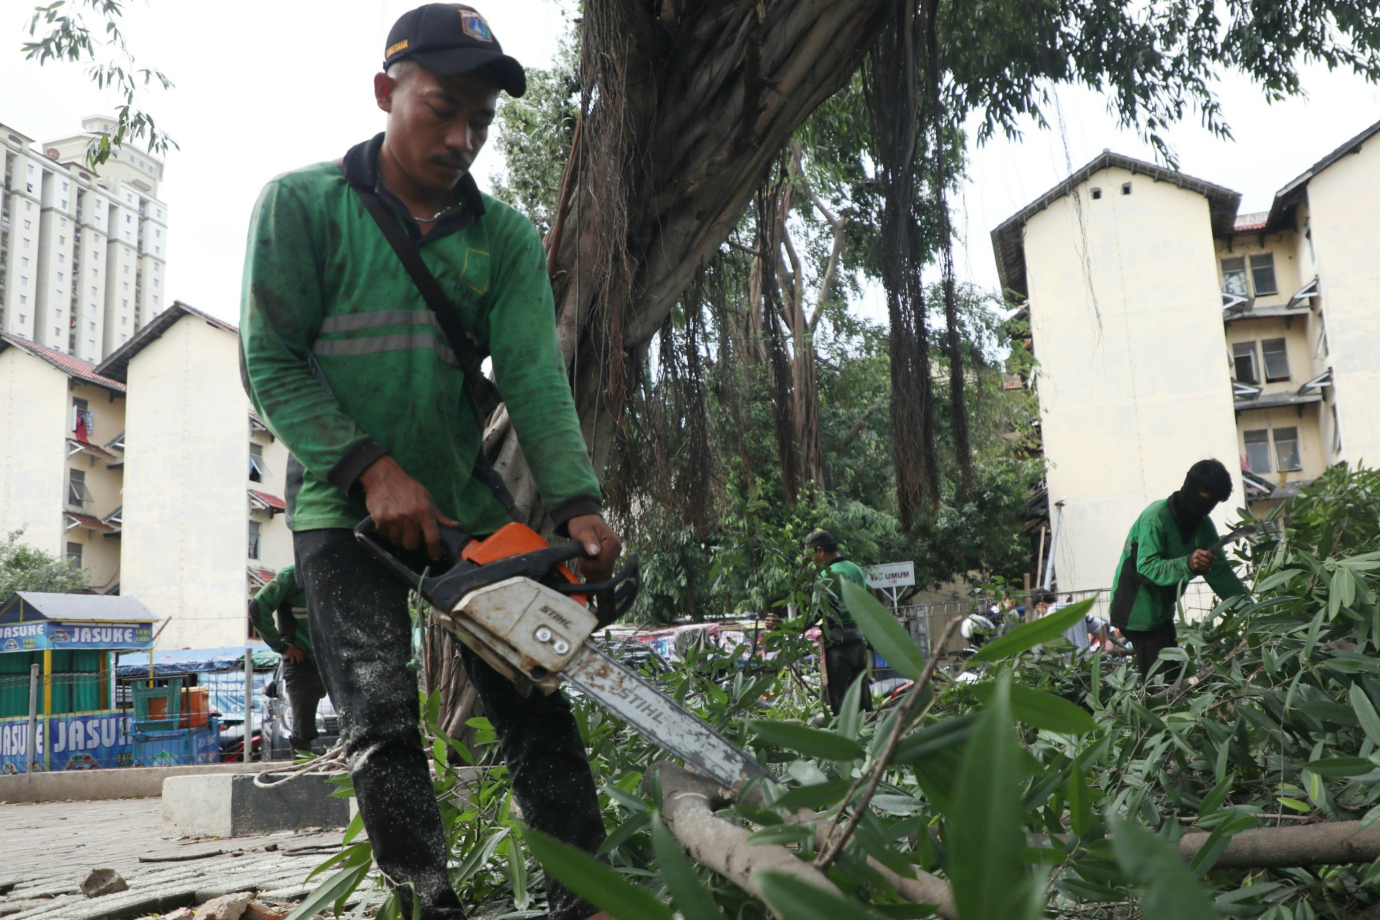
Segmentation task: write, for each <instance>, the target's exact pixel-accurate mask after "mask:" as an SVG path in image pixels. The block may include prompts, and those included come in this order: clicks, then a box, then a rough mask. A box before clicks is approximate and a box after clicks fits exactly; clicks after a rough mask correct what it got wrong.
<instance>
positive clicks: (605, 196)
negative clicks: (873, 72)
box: [486, 0, 881, 524]
mask: <svg viewBox="0 0 1380 920" xmlns="http://www.w3.org/2000/svg"><path fill="white" fill-rule="evenodd" d="M880 2H881V0H707V2H704V3H699V4H686V5H681V4H675V5H674V7H673V6H672V5H671V4H669V3H666V2H664V0H591V2H589V3H587V4H586V6H585V15H584V18H583V20H582V25H581V29H582V34H581V49H582V50H581V53H582V62H581V66H582V74H581V77H582V81H583V83H584V87H585V93H584V99H583V111H582V113H581V123H582V130H581V141H580V144H579V145H578V147H577V149H575V150H574V151H572V156H573V158H574V166H573V168H572V169H571V170H570V178H569V180H568V181H569V182H570V183H572V184H573V188H572V189H571V190H570V191H569V194H568V195H565V196H563V197H564V198H565V200H567V201H568V202H569V204H568V208H569V213H568V214H567V215H566V217H565V221H564V224H563V226H564V231H563V233H562V234H561V238H560V240H559V244H558V245H559V249H558V250H557V251H556V252H555V253H554V259H553V260H552V266H553V268H554V272H553V276H554V291H555V296H556V321H557V332H558V335H559V338H560V344H561V350H562V354H563V355H564V357H565V360H566V363H567V366H568V367H569V368H570V372H571V381H572V386H573V388H574V392H575V401H576V407H577V409H578V411H579V415H580V420H581V424H582V426H583V430H584V435H585V440H586V442H587V444H588V445H589V448H590V453H591V456H592V457H593V459H594V464H595V469H596V470H597V471H599V472H600V473H601V475H602V471H603V470H604V467H605V465H606V463H607V461H608V458H609V454H610V451H611V448H612V446H613V443H614V430H615V426H616V425H617V424H618V421H619V419H620V418H621V415H622V411H623V401H624V399H625V398H626V394H627V392H628V390H629V387H628V380H629V374H630V373H632V372H633V371H635V369H636V368H638V367H640V366H641V363H642V361H643V358H644V356H645V354H646V350H647V346H648V343H649V342H650V340H651V339H652V337H653V335H654V334H655V333H656V331H657V330H658V329H659V328H660V326H661V324H662V322H663V321H664V320H665V318H666V316H667V314H668V312H669V311H670V310H671V308H672V307H673V306H674V304H675V302H676V300H677V299H678V298H679V297H680V296H681V294H682V293H683V292H684V291H685V289H686V288H687V287H688V286H689V283H690V281H691V279H692V277H693V275H694V273H695V271H696V269H697V268H699V267H700V266H701V265H703V264H704V263H705V262H706V261H707V259H708V258H709V257H710V256H712V254H713V253H714V252H715V251H716V250H717V249H718V248H719V246H720V245H722V244H723V242H724V241H725V240H726V239H727V238H728V235H729V233H730V232H731V231H732V230H733V228H734V227H735V226H737V224H738V222H739V220H740V219H741V218H742V216H743V214H744V212H745V211H746V209H747V207H748V205H749V203H750V202H751V201H752V197H753V193H754V192H755V191H756V190H757V189H758V187H759V186H760V185H761V183H762V180H763V178H764V177H765V175H766V173H767V170H768V168H769V166H770V165H771V163H772V162H773V160H775V158H776V157H777V156H778V155H779V154H780V152H781V150H782V148H783V147H784V146H785V145H786V143H787V141H788V140H789V138H790V137H791V135H792V133H793V132H794V131H795V130H796V128H798V127H799V126H800V124H801V123H802V122H803V121H804V120H805V118H806V117H807V116H808V115H809V114H810V112H812V111H813V110H814V109H815V108H816V107H817V106H818V105H819V104H820V103H821V102H823V101H824V100H825V99H827V98H828V97H829V96H831V95H832V94H833V93H835V92H836V91H837V90H838V89H839V88H840V87H841V86H842V85H843V84H844V83H845V82H846V81H847V80H848V79H850V77H851V76H852V74H853V73H854V71H855V70H856V69H857V67H858V65H859V63H860V62H861V60H862V58H863V55H864V54H865V53H866V51H867V49H868V48H869V47H870V46H871V44H872V42H873V40H874V39H875V37H876V36H877V34H878V32H879V29H880V17H879V16H878V15H877V13H878V8H879V6H880ZM553 242H555V241H554V240H553ZM630 369H632V370H630ZM500 383H502V381H500ZM486 444H487V445H488V446H489V449H490V456H491V457H492V458H493V460H494V465H495V467H496V468H497V469H498V470H499V472H500V473H502V474H503V476H504V478H505V479H507V481H508V483H509V485H510V488H512V490H513V493H514V496H515V498H516V499H517V500H518V503H519V505H520V506H522V507H523V508H525V509H530V514H529V522H530V523H537V524H540V523H541V522H542V520H543V518H544V510H543V509H541V508H540V502H539V501H538V497H537V494H536V490H535V487H534V484H533V483H532V481H531V474H530V472H529V470H528V468H527V465H526V463H525V462H524V461H523V459H522V455H521V450H520V448H519V447H518V445H517V442H516V439H515V438H514V437H513V436H512V432H511V431H510V430H509V429H508V427H507V425H506V422H503V421H501V420H497V419H496V420H495V422H494V424H492V425H491V434H490V437H489V438H488V439H486Z"/></svg>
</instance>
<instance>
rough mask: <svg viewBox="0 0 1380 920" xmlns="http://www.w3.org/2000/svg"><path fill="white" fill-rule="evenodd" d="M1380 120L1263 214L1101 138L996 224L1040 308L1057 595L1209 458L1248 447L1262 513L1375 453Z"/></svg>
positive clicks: (1002, 266) (1112, 559) (1005, 258)
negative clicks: (1093, 152) (1086, 157)
mask: <svg viewBox="0 0 1380 920" xmlns="http://www.w3.org/2000/svg"><path fill="white" fill-rule="evenodd" d="M1377 134H1380V123H1377V124H1375V125H1372V126H1371V127H1370V128H1367V129H1366V130H1365V131H1364V132H1362V133H1361V134H1359V135H1358V136H1356V137H1355V138H1353V139H1352V140H1350V141H1348V142H1347V143H1346V144H1344V145H1342V146H1341V147H1339V148H1338V149H1337V150H1335V151H1333V152H1332V153H1330V154H1328V156H1326V157H1324V158H1323V159H1322V160H1319V161H1318V162H1317V163H1315V164H1314V165H1313V166H1312V167H1311V168H1310V169H1309V170H1307V171H1306V172H1305V173H1303V175H1301V176H1299V177H1298V178H1297V179H1295V180H1293V181H1292V182H1290V183H1289V184H1288V185H1286V186H1284V188H1282V189H1281V190H1280V191H1279V192H1278V193H1277V194H1276V196H1275V200H1274V204H1273V207H1272V208H1271V209H1270V211H1268V212H1265V213H1260V214H1240V215H1239V214H1238V213H1237V210H1238V205H1239V203H1240V195H1239V194H1238V193H1237V192H1234V191H1232V190H1230V189H1227V188H1224V187H1222V186H1219V185H1214V184H1212V183H1210V182H1205V181H1203V180H1201V179H1195V178H1193V177H1191V176H1187V175H1184V174H1183V173H1179V172H1175V171H1172V170H1168V169H1164V168H1161V167H1158V166H1155V165H1153V164H1150V163H1144V162H1141V161H1139V160H1135V159H1132V158H1130V157H1124V156H1120V155H1118V154H1114V153H1112V152H1110V151H1104V152H1103V153H1102V155H1100V156H1098V157H1096V158H1095V159H1094V160H1093V161H1092V162H1091V163H1089V164H1088V165H1086V166H1085V167H1083V168H1082V169H1080V170H1078V171H1077V172H1075V173H1074V174H1073V175H1072V176H1070V177H1069V178H1068V179H1066V180H1065V181H1064V182H1062V183H1060V184H1059V185H1058V186H1056V187H1055V188H1054V189H1051V190H1050V191H1049V192H1047V193H1046V194H1045V195H1042V196H1041V197H1040V198H1039V199H1037V200H1036V201H1034V202H1032V203H1031V204H1030V205H1029V206H1027V207H1026V208H1023V209H1022V210H1021V211H1020V212H1018V213H1017V214H1016V215H1014V216H1013V217H1011V218H1010V219H1009V220H1007V221H1005V222H1004V223H1003V224H1002V225H1001V226H999V227H998V228H997V229H996V230H994V231H993V232H992V240H993V247H994V249H995V252H996V258H997V266H998V271H999V273H1000V276H1001V280H1002V285H1003V287H1004V288H1005V289H1006V290H1007V292H1008V294H1009V295H1010V296H1014V297H1016V298H1026V299H1027V300H1028V305H1029V316H1030V328H1031V336H1032V341H1033V349H1034V352H1035V357H1036V359H1037V361H1038V362H1039V370H1038V374H1037V378H1036V387H1037V390H1038V394H1039V400H1040V409H1041V424H1042V434H1043V440H1044V451H1045V456H1046V458H1047V459H1048V462H1049V473H1048V494H1049V499H1050V502H1051V505H1052V507H1051V509H1050V512H1051V514H1050V519H1051V521H1052V522H1055V521H1057V522H1058V524H1059V526H1060V530H1061V535H1060V538H1059V545H1058V546H1057V547H1055V550H1054V553H1055V557H1054V558H1055V565H1056V569H1057V571H1058V576H1059V577H1058V584H1059V587H1060V588H1061V589H1066V590H1081V589H1090V588H1105V587H1107V585H1109V584H1110V582H1111V577H1112V568H1113V566H1114V565H1115V563H1116V559H1117V555H1118V553H1119V552H1120V550H1121V545H1122V541H1123V539H1124V537H1125V532H1126V529H1127V528H1128V527H1129V526H1130V523H1131V521H1132V520H1134V518H1135V516H1136V514H1138V513H1139V511H1140V510H1141V509H1142V508H1143V507H1144V506H1145V505H1146V504H1147V503H1148V502H1150V501H1152V500H1153V499H1155V498H1162V497H1164V496H1165V495H1167V494H1168V493H1169V492H1171V491H1173V490H1174V489H1176V488H1177V487H1178V485H1179V483H1180V481H1181V480H1182V476H1183V472H1184V470H1185V469H1187V467H1188V466H1189V465H1191V464H1192V463H1193V462H1194V461H1196V460H1198V459H1202V458H1204V457H1216V458H1218V459H1220V460H1222V461H1223V462H1225V463H1227V464H1228V465H1229V466H1232V465H1233V458H1234V457H1235V458H1239V465H1240V469H1241V477H1242V478H1241V480H1239V482H1240V488H1239V489H1238V491H1237V493H1236V498H1237V499H1238V500H1239V501H1238V502H1237V504H1241V505H1245V506H1246V507H1248V508H1249V510H1250V511H1251V512H1253V513H1255V514H1261V513H1263V512H1265V511H1267V510H1268V509H1270V508H1271V507H1274V506H1275V505H1276V504H1278V502H1279V501H1280V500H1282V499H1285V498H1287V497H1289V496H1290V495H1292V494H1295V492H1296V491H1297V489H1298V487H1299V485H1300V484H1302V483H1306V482H1309V481H1311V480H1313V479H1315V478H1316V477H1317V476H1319V475H1321V473H1322V472H1323V471H1324V470H1325V469H1327V467H1329V466H1330V465H1332V464H1335V463H1338V462H1341V461H1348V462H1351V463H1353V464H1355V463H1358V462H1363V461H1364V462H1367V463H1371V464H1374V463H1377V462H1380V460H1377V458H1380V401H1377V400H1376V399H1375V398H1374V395H1373V393H1374V392H1375V390H1374V387H1375V385H1377V384H1380V309H1377V307H1380V303H1377V301H1380V294H1377V293H1376V292H1377V291H1380V260H1377V259H1375V257H1374V250H1375V245H1376V244H1375V231H1374V230H1373V229H1371V227H1372V222H1371V221H1369V220H1368V219H1367V218H1368V217H1369V216H1370V215H1372V214H1374V213H1375V211H1376V209H1377V208H1380V137H1376V135H1377ZM1060 502H1062V504H1058V505H1057V506H1056V503H1060ZM1215 516H1216V517H1218V518H1219V526H1220V525H1221V524H1223V523H1225V522H1226V520H1227V518H1228V517H1230V516H1231V509H1228V508H1219V510H1218V512H1217V513H1216V515H1215Z"/></svg>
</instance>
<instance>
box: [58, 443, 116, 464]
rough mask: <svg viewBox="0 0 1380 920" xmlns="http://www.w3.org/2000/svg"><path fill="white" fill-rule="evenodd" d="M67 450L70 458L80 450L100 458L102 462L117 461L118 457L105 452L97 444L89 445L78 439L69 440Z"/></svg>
mask: <svg viewBox="0 0 1380 920" xmlns="http://www.w3.org/2000/svg"><path fill="white" fill-rule="evenodd" d="M67 448H68V455H69V456H70V455H71V454H72V453H75V452H76V451H78V450H84V451H86V452H87V453H88V454H91V455H92V456H94V457H100V458H101V459H102V460H115V459H117V458H116V456H115V455H114V454H112V453H111V452H110V451H108V450H105V449H104V448H101V447H97V446H96V445H95V444H88V443H87V442H86V441H78V440H77V439H76V438H68V439H67Z"/></svg>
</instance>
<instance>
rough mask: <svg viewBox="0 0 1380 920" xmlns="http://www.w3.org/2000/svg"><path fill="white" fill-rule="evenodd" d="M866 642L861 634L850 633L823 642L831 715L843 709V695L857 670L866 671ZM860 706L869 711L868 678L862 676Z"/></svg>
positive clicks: (870, 694) (858, 672)
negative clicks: (846, 636) (838, 639)
mask: <svg viewBox="0 0 1380 920" xmlns="http://www.w3.org/2000/svg"><path fill="white" fill-rule="evenodd" d="M867 651H868V649H867V643H866V642H864V641H863V640H862V639H861V638H855V637H849V638H846V639H843V640H842V641H838V642H825V643H824V667H825V670H826V673H827V676H828V682H829V688H828V689H829V708H830V709H831V710H833V712H834V715H838V714H839V710H841V709H843V698H844V697H845V696H847V695H848V688H849V687H851V686H853V681H855V680H857V679H858V675H859V674H866V673H867ZM861 703H862V705H861V707H860V708H861V709H862V711H863V712H871V711H872V690H871V682H870V681H869V680H868V679H867V678H866V677H864V678H863V685H862V700H861Z"/></svg>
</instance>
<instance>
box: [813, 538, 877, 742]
mask: <svg viewBox="0 0 1380 920" xmlns="http://www.w3.org/2000/svg"><path fill="white" fill-rule="evenodd" d="M805 552H806V553H807V554H808V555H809V557H810V561H811V562H813V563H814V565H815V568H817V569H819V570H820V573H821V577H820V586H821V587H823V588H824V589H825V590H826V592H827V595H828V596H827V597H826V598H825V601H824V604H822V605H821V608H820V609H821V612H822V613H823V614H824V617H823V619H824V622H823V624H822V626H823V629H824V681H825V684H826V685H827V687H828V691H829V708H830V709H832V710H833V711H834V715H838V714H839V711H840V710H842V709H843V697H844V695H845V694H846V693H847V692H848V688H849V687H851V686H853V681H855V680H857V678H858V675H860V674H861V675H862V709H863V711H864V712H871V711H872V690H871V681H870V680H869V679H868V677H867V656H868V655H869V654H870V651H871V650H870V649H869V648H868V645H867V640H866V639H864V638H863V634H862V630H860V629H858V624H857V622H855V621H854V619H853V615H852V614H851V613H849V612H848V605H847V604H845V603H844V602H843V584H842V582H843V580H847V581H851V582H853V583H854V584H855V585H858V586H859V587H862V588H866V587H867V576H865V575H864V574H863V570H862V569H860V568H858V567H857V565H855V564H854V563H852V562H849V561H848V560H847V559H845V558H843V556H842V555H841V554H840V553H839V544H838V541H837V540H835V539H834V537H833V534H831V533H829V531H827V530H816V531H814V532H813V533H811V534H810V535H809V536H808V537H806V538H805ZM810 625H812V624H809V623H807V624H806V626H807V628H808V627H809V626H810Z"/></svg>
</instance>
